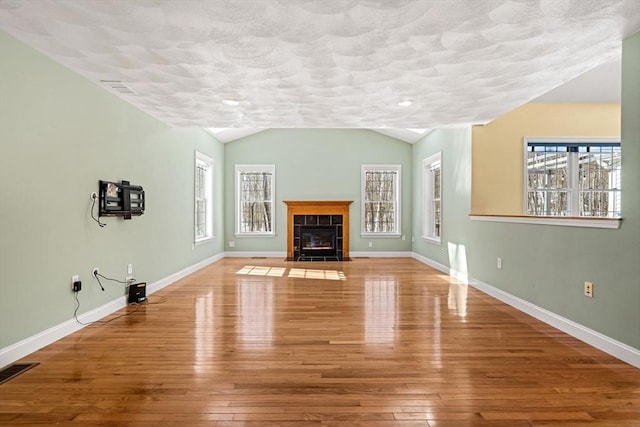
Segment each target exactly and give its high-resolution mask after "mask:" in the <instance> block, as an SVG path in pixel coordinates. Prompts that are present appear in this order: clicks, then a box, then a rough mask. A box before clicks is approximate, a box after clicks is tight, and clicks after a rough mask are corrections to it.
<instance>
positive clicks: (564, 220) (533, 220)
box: [469, 214, 622, 229]
mask: <svg viewBox="0 0 640 427" xmlns="http://www.w3.org/2000/svg"><path fill="white" fill-rule="evenodd" d="M469 217H470V218H471V220H472V221H489V222H511V223H517V224H536V225H559V226H564V227H585V228H612V229H618V228H620V223H622V218H586V217H555V216H525V215H521V216H518V215H473V214H471V215H469Z"/></svg>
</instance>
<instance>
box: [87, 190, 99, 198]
mask: <svg viewBox="0 0 640 427" xmlns="http://www.w3.org/2000/svg"><path fill="white" fill-rule="evenodd" d="M89 197H90V198H91V200H96V199H97V198H98V193H96V192H95V191H93V192H91V195H90V196H89Z"/></svg>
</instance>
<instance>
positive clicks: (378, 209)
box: [363, 166, 400, 233]
mask: <svg viewBox="0 0 640 427" xmlns="http://www.w3.org/2000/svg"><path fill="white" fill-rule="evenodd" d="M399 179H400V170H399V168H396V167H393V168H390V169H389V170H384V169H380V168H375V169H374V168H373V167H372V168H371V169H368V168H367V167H366V166H365V167H364V170H363V180H364V183H363V184H364V191H363V196H364V200H363V232H364V233H398V232H399V230H398V219H399V218H398V196H399V195H398V189H399Z"/></svg>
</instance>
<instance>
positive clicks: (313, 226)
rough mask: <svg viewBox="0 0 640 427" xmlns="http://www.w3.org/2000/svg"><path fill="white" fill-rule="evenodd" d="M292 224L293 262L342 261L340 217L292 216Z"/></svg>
mask: <svg viewBox="0 0 640 427" xmlns="http://www.w3.org/2000/svg"><path fill="white" fill-rule="evenodd" d="M293 223H294V230H293V239H294V245H293V252H294V259H295V260H316V259H318V258H322V259H324V258H331V259H333V260H336V261H341V260H342V258H343V255H342V254H343V250H342V240H343V231H342V215H294V218H293ZM325 260H326V259H325Z"/></svg>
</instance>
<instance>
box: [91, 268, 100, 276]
mask: <svg viewBox="0 0 640 427" xmlns="http://www.w3.org/2000/svg"><path fill="white" fill-rule="evenodd" d="M99 273H100V269H99V268H98V267H94V268H93V270H91V275H92V276H93V277H97V276H98V274H99Z"/></svg>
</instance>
